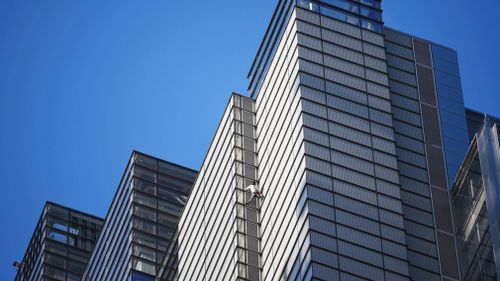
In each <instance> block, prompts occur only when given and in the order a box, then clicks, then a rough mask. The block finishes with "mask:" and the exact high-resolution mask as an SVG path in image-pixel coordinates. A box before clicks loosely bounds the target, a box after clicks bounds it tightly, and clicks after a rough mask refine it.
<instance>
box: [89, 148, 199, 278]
mask: <svg viewBox="0 0 500 281" xmlns="http://www.w3.org/2000/svg"><path fill="white" fill-rule="evenodd" d="M196 174H197V173H196V171H194V170H191V169H188V168H185V167H182V166H179V165H176V164H173V163H170V162H166V161H163V160H161V159H158V158H155V157H152V156H149V155H146V154H144V153H140V152H136V151H134V152H133V153H132V156H131V158H130V161H129V163H128V165H127V167H126V170H125V172H124V174H123V177H122V179H121V182H120V185H119V187H118V190H117V192H116V195H115V197H114V199H113V201H112V204H111V207H110V209H109V211H108V214H107V215H106V219H105V222H104V226H103V228H102V231H101V234H100V235H99V238H98V240H97V244H96V247H95V249H94V251H93V253H92V255H91V257H90V259H89V262H88V264H87V266H86V268H85V271H84V274H83V278H82V280H83V281H116V280H130V281H148V280H154V276H155V275H156V271H157V267H158V264H159V263H160V262H161V260H162V259H163V256H164V255H165V252H166V251H167V247H168V245H169V243H170V240H171V239H172V237H173V235H174V231H175V229H176V227H177V222H178V219H179V215H180V212H181V210H182V208H183V206H184V204H185V202H186V199H187V196H188V194H189V192H190V190H191V187H192V185H193V181H194V179H195V177H196Z"/></svg>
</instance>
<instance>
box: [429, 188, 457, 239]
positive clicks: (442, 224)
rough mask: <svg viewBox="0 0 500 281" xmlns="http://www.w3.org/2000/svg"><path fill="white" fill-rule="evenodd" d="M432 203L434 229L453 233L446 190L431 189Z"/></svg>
mask: <svg viewBox="0 0 500 281" xmlns="http://www.w3.org/2000/svg"><path fill="white" fill-rule="evenodd" d="M432 202H433V204H434V216H435V218H436V227H437V228H438V229H441V230H444V231H446V232H449V233H453V226H452V222H451V211H450V203H449V200H448V192H447V191H446V190H441V189H437V188H432Z"/></svg>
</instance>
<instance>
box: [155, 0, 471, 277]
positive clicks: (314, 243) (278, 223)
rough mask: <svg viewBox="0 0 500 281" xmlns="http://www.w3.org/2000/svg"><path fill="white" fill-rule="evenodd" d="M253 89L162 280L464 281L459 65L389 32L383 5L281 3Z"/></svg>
mask: <svg viewBox="0 0 500 281" xmlns="http://www.w3.org/2000/svg"><path fill="white" fill-rule="evenodd" d="M248 78H249V81H250V84H249V93H250V100H248V98H245V97H239V96H238V95H233V96H232V97H231V99H230V102H229V103H228V107H227V108H226V113H225V114H224V117H223V118H222V121H221V125H220V126H219V129H218V131H217V133H216V136H215V138H214V140H213V142H212V146H211V147H210V150H209V152H208V155H207V158H206V159H205V162H204V164H203V167H202V169H201V171H200V177H199V178H198V179H197V181H196V182H195V185H194V187H193V193H192V195H191V197H190V198H189V200H188V202H187V204H186V207H185V210H184V212H183V213H182V215H181V219H180V223H179V229H178V233H177V236H176V238H177V242H176V244H175V247H176V249H178V252H177V255H176V256H175V259H176V261H178V266H174V267H168V266H164V267H163V268H162V269H163V270H162V271H161V273H162V274H161V276H158V277H157V278H158V280H281V279H285V280H391V281H392V280H431V281H432V280H436V281H437V280H462V276H461V274H462V272H461V270H460V267H459V264H460V260H459V257H458V255H457V246H456V245H457V241H456V239H455V235H454V234H455V222H454V220H453V217H452V206H451V196H450V190H451V186H452V184H453V180H454V178H455V175H456V174H457V171H458V170H459V167H460V164H461V163H462V159H463V157H464V156H465V154H466V152H467V148H468V146H469V141H470V140H469V137H468V126H467V119H466V115H465V107H464V105H463V97H462V88H461V79H460V72H459V67H458V60H457V54H456V52H455V51H454V50H453V49H450V48H448V47H445V46H442V45H439V44H436V43H433V42H430V41H428V40H425V39H422V38H418V37H416V36H412V35H409V34H405V33H403V32H400V31H397V30H395V29H391V28H388V27H384V23H383V21H382V10H381V3H380V1H376V0H359V1H349V0H322V1H314V0H297V1H292V0H282V1H278V4H277V7H276V10H275V12H274V14H273V16H272V18H271V22H270V25H269V27H268V29H267V31H266V33H265V35H264V39H263V41H262V43H261V45H260V48H259V50H258V52H257V55H256V58H255V60H254V62H253V64H252V66H251V69H250V71H249V74H248ZM235 98H236V99H237V100H240V99H241V100H245V101H246V102H247V104H248V105H249V106H248V107H247V108H246V109H245V110H242V111H241V112H245V114H246V115H247V116H246V117H245V116H244V115H242V114H241V113H238V112H239V110H240V107H239V105H238V104H239V103H238V102H235V101H234V99H235ZM250 104H252V106H250ZM243 118H246V120H247V122H244V121H242V120H243ZM239 122H243V123H245V124H248V125H251V128H252V129H251V130H250V129H248V130H247V132H249V134H248V135H245V134H242V133H241V129H240V128H239V127H238V126H240V125H239ZM250 132H251V133H250ZM245 144H246V146H245ZM240 146H243V150H242V151H243V152H246V149H245V147H246V148H248V152H249V153H251V157H249V158H248V159H251V161H250V162H248V163H247V162H245V161H242V162H240V161H241V159H243V160H245V159H247V158H246V157H241V156H240V154H241V153H240V149H241V148H240ZM201 175H203V176H201ZM240 176H241V177H242V178H240ZM254 179H255V181H254ZM255 184H256V185H258V187H259V190H262V193H263V197H262V198H254V199H252V200H253V201H251V202H250V203H249V202H247V201H245V200H247V199H245V198H249V197H250V198H252V194H250V192H249V190H248V187H250V186H254V185H255ZM242 191H244V192H245V193H246V195H245V196H244V195H243V194H241V192H242ZM250 204H252V205H250ZM250 233H251V234H250ZM249 238H251V239H249ZM168 264H169V262H168V258H167V259H166V260H165V261H164V265H168ZM170 264H173V263H170ZM169 268H173V269H169Z"/></svg>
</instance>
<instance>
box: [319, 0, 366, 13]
mask: <svg viewBox="0 0 500 281" xmlns="http://www.w3.org/2000/svg"><path fill="white" fill-rule="evenodd" d="M325 3H328V4H330V5H333V6H335V7H339V8H342V9H344V10H347V11H350V12H353V13H356V14H357V13H358V10H359V8H358V5H357V4H354V3H351V2H349V1H346V0H327V1H325Z"/></svg>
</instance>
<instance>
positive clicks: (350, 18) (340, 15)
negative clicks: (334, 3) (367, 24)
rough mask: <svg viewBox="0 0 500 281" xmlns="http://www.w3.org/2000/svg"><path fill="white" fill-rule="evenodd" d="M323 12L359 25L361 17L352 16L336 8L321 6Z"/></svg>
mask: <svg viewBox="0 0 500 281" xmlns="http://www.w3.org/2000/svg"><path fill="white" fill-rule="evenodd" d="M321 13H322V14H324V15H326V16H329V17H332V18H334V19H338V20H341V21H344V22H348V23H350V24H354V25H359V19H358V18H357V17H354V16H350V15H348V14H346V13H344V12H341V11H339V10H336V9H333V8H330V7H326V6H321Z"/></svg>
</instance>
